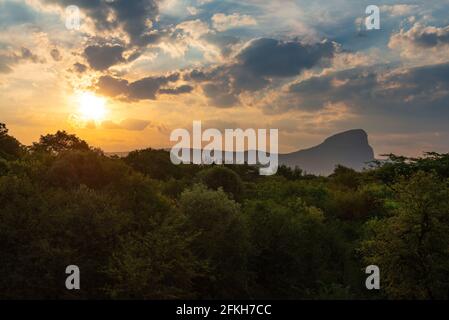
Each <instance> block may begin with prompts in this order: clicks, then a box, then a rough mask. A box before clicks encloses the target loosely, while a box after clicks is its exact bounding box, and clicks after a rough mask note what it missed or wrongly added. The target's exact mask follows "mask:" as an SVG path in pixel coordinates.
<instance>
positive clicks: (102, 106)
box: [78, 92, 107, 121]
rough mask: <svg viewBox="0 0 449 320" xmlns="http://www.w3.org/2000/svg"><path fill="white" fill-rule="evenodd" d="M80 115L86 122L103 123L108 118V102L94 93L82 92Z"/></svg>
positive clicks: (79, 100) (79, 101)
mask: <svg viewBox="0 0 449 320" xmlns="http://www.w3.org/2000/svg"><path fill="white" fill-rule="evenodd" d="M78 104H79V105H78V108H79V113H80V115H81V116H82V117H83V119H84V120H86V121H102V120H104V118H105V116H106V112H107V110H106V100H105V99H104V98H100V97H97V96H96V95H95V94H93V93H92V92H82V93H80V94H79V96H78Z"/></svg>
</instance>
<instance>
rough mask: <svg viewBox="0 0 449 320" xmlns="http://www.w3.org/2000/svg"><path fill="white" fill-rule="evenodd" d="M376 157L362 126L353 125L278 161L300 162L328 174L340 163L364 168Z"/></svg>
mask: <svg viewBox="0 0 449 320" xmlns="http://www.w3.org/2000/svg"><path fill="white" fill-rule="evenodd" d="M373 160H374V151H373V148H371V146H370V145H369V142H368V134H367V133H366V131H365V130H363V129H353V130H348V131H344V132H340V133H337V134H335V135H333V136H330V137H328V138H327V139H325V140H324V142H323V143H321V144H319V145H317V146H315V147H312V148H310V149H306V150H300V151H297V152H293V153H290V154H285V155H281V156H280V158H279V162H280V163H281V164H285V165H287V166H289V167H295V166H298V167H299V168H301V169H303V170H304V171H306V172H308V173H313V174H320V175H329V174H331V173H332V172H333V170H334V169H335V167H336V166H337V165H343V166H345V167H348V168H352V169H355V170H362V169H363V168H364V167H366V166H367V163H368V162H370V161H373Z"/></svg>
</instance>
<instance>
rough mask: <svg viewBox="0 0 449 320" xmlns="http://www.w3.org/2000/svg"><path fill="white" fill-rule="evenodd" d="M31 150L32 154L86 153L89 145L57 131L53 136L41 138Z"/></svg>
mask: <svg viewBox="0 0 449 320" xmlns="http://www.w3.org/2000/svg"><path fill="white" fill-rule="evenodd" d="M31 150H32V151H34V152H49V153H52V154H58V153H61V152H63V151H68V150H78V151H88V150H90V147H89V145H88V144H87V142H86V141H84V140H82V139H80V138H78V137H77V136H76V135H74V134H68V133H67V132H65V131H57V132H56V133H55V134H47V135H45V136H41V137H40V139H39V142H34V143H33V146H32V147H31Z"/></svg>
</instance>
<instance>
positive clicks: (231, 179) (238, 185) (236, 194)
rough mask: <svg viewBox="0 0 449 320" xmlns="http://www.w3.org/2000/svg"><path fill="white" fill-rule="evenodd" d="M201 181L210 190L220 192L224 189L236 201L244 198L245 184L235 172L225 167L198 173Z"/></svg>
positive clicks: (211, 168) (214, 167) (216, 167)
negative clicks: (220, 189)
mask: <svg viewBox="0 0 449 320" xmlns="http://www.w3.org/2000/svg"><path fill="white" fill-rule="evenodd" d="M198 177H199V179H200V181H201V182H202V183H203V184H205V185H206V186H207V187H208V188H210V189H213V190H218V189H219V188H222V189H223V191H224V192H226V193H227V194H228V195H230V196H231V197H232V198H233V199H234V200H240V199H241V198H242V196H243V194H242V193H243V182H242V179H241V178H240V177H239V175H238V174H237V173H235V171H234V170H231V169H229V168H226V167H223V166H213V167H210V168H207V169H205V170H203V171H201V172H199V173H198Z"/></svg>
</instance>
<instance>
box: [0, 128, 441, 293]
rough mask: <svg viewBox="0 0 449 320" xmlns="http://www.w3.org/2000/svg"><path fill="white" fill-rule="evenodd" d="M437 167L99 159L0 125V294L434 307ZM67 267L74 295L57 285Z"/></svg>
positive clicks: (78, 143) (436, 157)
mask: <svg viewBox="0 0 449 320" xmlns="http://www.w3.org/2000/svg"><path fill="white" fill-rule="evenodd" d="M448 159H449V155H448V154H437V153H427V154H425V155H424V156H423V157H421V158H406V157H400V156H395V155H389V158H388V159H387V160H386V161H382V162H380V161H378V162H376V163H374V164H373V168H372V169H371V170H368V171H364V172H356V171H354V170H352V169H349V168H345V167H342V166H338V167H337V168H336V169H335V171H334V173H333V174H332V175H331V176H329V177H315V176H311V175H304V174H303V172H302V171H301V169H299V168H295V169H290V168H288V167H280V168H279V170H278V174H277V175H275V176H269V177H265V176H264V177H262V176H259V175H258V170H257V169H258V168H257V167H254V166H248V165H239V166H195V165H180V166H175V165H173V164H172V163H171V162H170V157H169V153H168V152H167V151H164V150H152V149H146V150H139V151H134V152H131V153H130V154H129V155H128V156H127V157H124V158H118V157H108V156H106V155H105V154H104V153H103V152H102V151H101V150H98V149H94V148H92V147H90V146H89V145H88V144H87V142H85V141H84V140H82V139H80V138H79V137H77V136H75V135H72V134H69V133H67V132H64V131H58V132H57V133H56V134H50V135H45V136H42V137H41V138H40V140H39V141H38V142H36V143H34V144H33V145H32V146H31V147H24V146H22V145H21V144H20V143H19V142H18V141H17V140H16V139H15V138H14V137H12V136H10V135H9V132H8V129H7V128H6V126H5V125H3V124H0V273H1V274H2V275H3V276H2V277H1V278H0V298H4V299H17V298H26V299H33V298H34V299H47V298H48V299H73V298H82V299H88V298H94V299H178V298H187V299H198V298H213V299H225V298H275V299H279V298H285V299H365V298H373V299H378V298H388V299H447V298H449V296H448V292H449V281H448V279H449V278H448V275H449V251H448V250H449V249H448V248H449V180H448V179H449V160H448ZM71 264H75V265H78V266H79V267H80V269H81V279H82V280H81V288H82V289H81V290H76V291H69V290H67V289H66V288H65V286H64V281H65V277H66V276H67V275H66V274H65V273H64V271H65V267H66V266H68V265H71ZM370 264H374V265H378V266H379V267H380V270H381V290H380V291H375V292H373V291H368V290H366V288H365V279H366V274H365V273H364V270H365V268H366V266H368V265H370Z"/></svg>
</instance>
